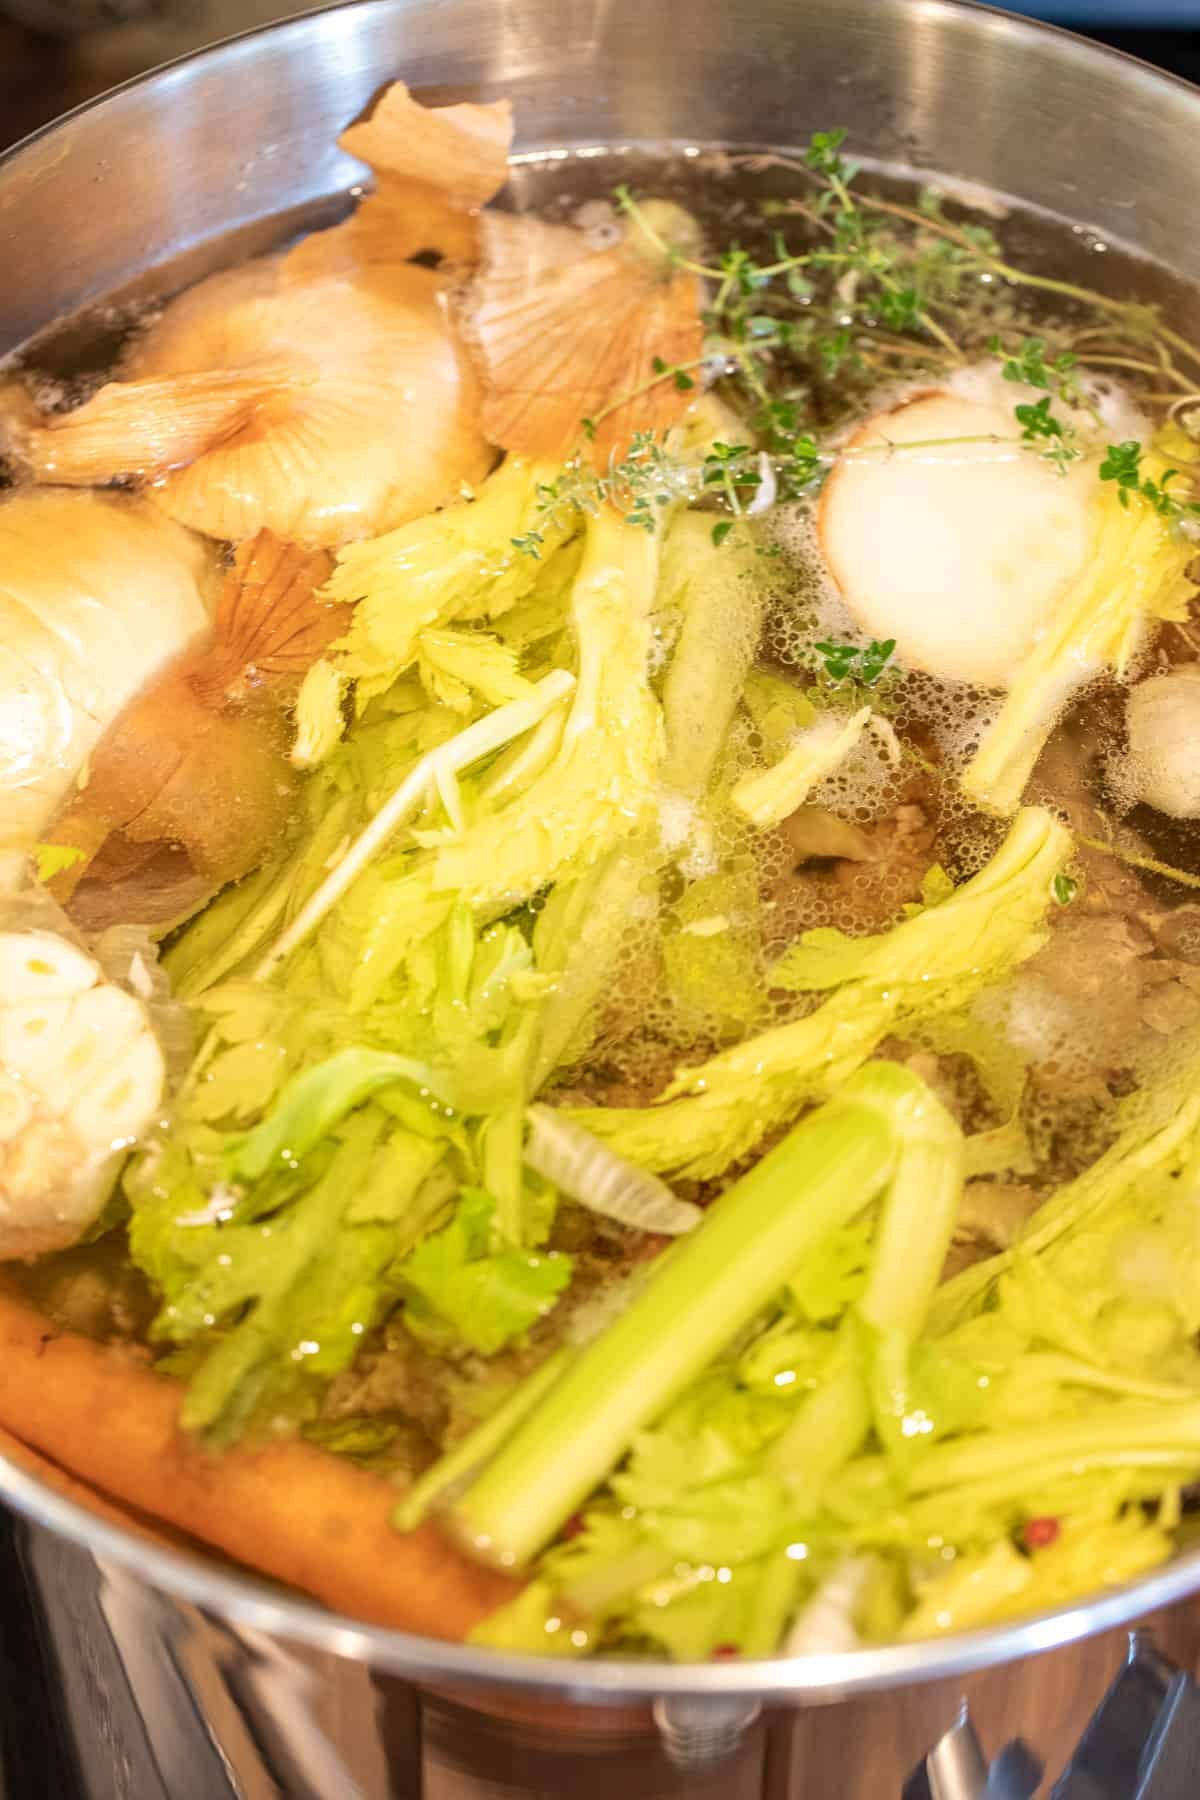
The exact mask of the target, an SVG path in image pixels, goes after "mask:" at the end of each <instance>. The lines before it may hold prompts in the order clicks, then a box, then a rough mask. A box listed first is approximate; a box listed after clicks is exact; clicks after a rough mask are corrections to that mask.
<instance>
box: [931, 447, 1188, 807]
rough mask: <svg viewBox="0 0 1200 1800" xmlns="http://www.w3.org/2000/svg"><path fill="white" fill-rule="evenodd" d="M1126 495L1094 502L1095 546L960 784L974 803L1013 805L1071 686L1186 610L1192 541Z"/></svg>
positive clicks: (1124, 658)
mask: <svg viewBox="0 0 1200 1800" xmlns="http://www.w3.org/2000/svg"><path fill="white" fill-rule="evenodd" d="M1166 469H1167V465H1166V462H1165V461H1164V459H1163V458H1162V457H1161V456H1159V455H1157V454H1147V456H1146V457H1145V459H1144V461H1143V470H1144V471H1149V472H1150V473H1152V475H1153V478H1154V479H1155V480H1156V481H1162V480H1163V478H1164V475H1165V474H1166ZM1125 500H1127V496H1126V495H1125V494H1124V493H1118V492H1108V493H1105V494H1102V495H1101V496H1100V498H1099V499H1098V501H1097V502H1096V511H1097V519H1098V525H1097V531H1096V536H1095V541H1094V544H1093V547H1092V553H1091V555H1090V556H1089V557H1088V559H1087V561H1086V563H1085V565H1084V567H1083V568H1082V569H1081V570H1080V572H1079V574H1078V575H1076V576H1075V577H1074V578H1073V579H1072V581H1071V582H1070V583H1069V584H1068V586H1067V588H1066V590H1065V592H1064V593H1063V594H1062V595H1061V596H1060V597H1059V599H1058V601H1057V602H1056V605H1055V610H1054V615H1053V617H1052V618H1051V619H1050V621H1049V623H1048V624H1047V626H1046V628H1045V630H1044V631H1042V632H1040V633H1039V634H1038V635H1037V636H1036V638H1035V639H1034V641H1033V643H1032V644H1031V645H1030V647H1029V650H1028V652H1027V653H1026V655H1025V657H1024V659H1023V660H1022V663H1021V667H1020V670H1019V672H1018V675H1017V678H1016V680H1015V681H1014V683H1013V685H1012V687H1011V688H1010V689H1009V692H1008V695H1007V697H1006V698H1005V701H1004V705H1003V706H1002V707H1001V709H1000V713H999V716H998V717H997V719H996V721H995V723H994V724H993V725H991V726H989V728H988V730H987V731H986V732H985V733H984V736H983V741H982V742H981V744H980V746H979V749H978V750H977V751H976V753H975V755H974V756H973V757H972V759H971V761H970V762H969V763H968V764H967V767H966V771H965V773H964V774H963V778H962V786H963V791H964V792H965V793H967V794H969V795H970V797H971V799H972V800H974V801H975V802H976V804H977V805H980V806H986V807H989V808H990V809H992V810H993V811H995V812H1000V813H1008V812H1012V811H1013V810H1014V809H1015V808H1016V807H1017V806H1018V805H1019V803H1020V799H1021V795H1022V793H1023V792H1024V790H1025V786H1026V784H1027V782H1028V781H1029V778H1030V776H1031V775H1032V773H1033V769H1034V764H1035V763H1036V762H1037V759H1038V757H1039V755H1040V754H1041V751H1042V748H1043V746H1044V745H1045V742H1046V739H1047V738H1048V737H1049V735H1050V732H1051V730H1052V729H1053V726H1054V721H1055V719H1056V718H1057V717H1059V715H1060V714H1061V713H1062V711H1063V708H1064V706H1065V704H1066V703H1067V701H1068V700H1069V699H1070V697H1071V696H1072V694H1074V693H1075V692H1076V691H1077V690H1078V689H1079V688H1080V687H1081V686H1083V685H1084V684H1085V683H1086V682H1088V681H1090V680H1092V679H1093V678H1094V677H1095V676H1097V675H1099V674H1100V673H1102V671H1103V670H1104V669H1105V668H1106V667H1109V668H1113V669H1115V670H1116V672H1117V674H1118V675H1123V674H1124V673H1125V672H1126V670H1127V668H1128V666H1129V663H1130V661H1131V659H1132V657H1133V656H1134V654H1135V653H1136V650H1137V648H1138V645H1139V643H1140V641H1141V633H1142V630H1143V629H1144V626H1145V623H1146V621H1147V619H1181V618H1186V616H1187V599H1188V594H1189V583H1188V581H1187V578H1186V575H1185V571H1186V569H1187V566H1188V563H1189V562H1190V560H1191V558H1192V556H1193V555H1194V552H1195V546H1194V545H1193V544H1192V543H1191V542H1190V541H1189V540H1188V539H1187V538H1178V539H1177V538H1176V537H1174V536H1173V534H1172V532H1171V530H1170V526H1169V524H1168V522H1167V520H1165V519H1163V518H1160V517H1159V515H1158V514H1157V513H1156V512H1154V511H1152V510H1151V509H1150V508H1149V507H1147V506H1140V505H1139V506H1134V507H1128V506H1122V505H1121V504H1120V503H1121V502H1122V501H1125Z"/></svg>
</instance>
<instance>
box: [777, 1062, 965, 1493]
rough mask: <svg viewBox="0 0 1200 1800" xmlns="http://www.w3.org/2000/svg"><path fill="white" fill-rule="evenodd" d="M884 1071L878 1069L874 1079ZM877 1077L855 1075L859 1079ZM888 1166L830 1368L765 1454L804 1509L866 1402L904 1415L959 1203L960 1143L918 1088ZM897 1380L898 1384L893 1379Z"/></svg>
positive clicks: (854, 1433) (887, 1418)
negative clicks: (870, 1245) (874, 1226)
mask: <svg viewBox="0 0 1200 1800" xmlns="http://www.w3.org/2000/svg"><path fill="white" fill-rule="evenodd" d="M883 1068H884V1065H879V1068H878V1073H880V1074H881V1073H882V1072H883ZM868 1075H870V1076H875V1075H876V1070H874V1069H867V1070H864V1071H863V1075H862V1077H860V1080H862V1079H865V1078H866V1077H867V1076H868ZM894 1121H895V1123H894V1130H895V1133H896V1136H897V1139H898V1147H897V1156H896V1167H895V1171H894V1173H893V1175H892V1179H891V1181H890V1183H889V1185H888V1192H887V1197H886V1199H885V1201H884V1206H883V1216H882V1218H881V1220H880V1223H879V1230H878V1233H877V1235H876V1239H875V1246H874V1250H873V1252H872V1257H871V1270H870V1275H869V1278H868V1282H867V1289H866V1292H865V1293H864V1295H863V1297H862V1299H861V1300H860V1301H859V1303H858V1306H857V1309H856V1311H857V1316H858V1318H859V1319H861V1320H862V1321H863V1322H864V1323H865V1324H866V1325H867V1326H868V1327H869V1328H870V1332H869V1337H870V1339H871V1344H870V1346H869V1348H868V1351H867V1355H866V1358H865V1362H866V1365H867V1366H866V1367H864V1356H863V1351H862V1343H861V1340H862V1338H863V1337H864V1335H868V1334H864V1333H863V1332H862V1331H861V1330H860V1329H859V1328H858V1325H857V1322H856V1319H855V1316H854V1315H853V1314H852V1315H851V1316H850V1317H849V1318H848V1319H846V1321H845V1322H844V1324H843V1327H842V1333H841V1343H840V1344H839V1346H838V1352H837V1363H836V1366H835V1368H834V1369H833V1370H832V1371H831V1372H830V1377H829V1379H827V1380H826V1381H823V1382H822V1383H821V1385H820V1386H819V1387H818V1388H817V1389H816V1390H815V1391H814V1392H813V1393H812V1394H811V1395H810V1396H809V1397H808V1399H807V1400H806V1401H805V1402H804V1404H803V1405H802V1406H801V1407H800V1409H799V1411H798V1412H797V1414H796V1417H795V1418H794V1419H793V1420H792V1422H791V1423H790V1424H789V1426H788V1428H787V1430H786V1431H785V1432H784V1433H783V1434H782V1436H781V1437H779V1438H777V1439H776V1441H775V1443H774V1444H773V1445H772V1446H771V1449H770V1452H769V1454H768V1456H767V1458H766V1466H767V1468H768V1469H769V1470H770V1471H771V1472H772V1473H775V1474H780V1475H784V1476H786V1477H788V1479H789V1485H791V1486H792V1487H793V1489H794V1491H795V1492H796V1495H797V1498H798V1499H800V1498H801V1497H802V1498H803V1503H804V1506H805V1507H806V1508H810V1507H815V1506H816V1505H817V1504H818V1502H819V1500H820V1496H821V1491H822V1490H823V1488H824V1486H825V1484H826V1483H827V1482H828V1481H829V1480H830V1479H831V1478H832V1476H834V1475H836V1473H837V1472H838V1470H839V1469H840V1468H842V1467H843V1466H844V1465H845V1464H846V1463H848V1462H849V1461H850V1458H851V1457H852V1456H854V1455H855V1453H856V1452H857V1451H858V1450H860V1449H861V1448H862V1445H863V1443H864V1442H865V1440H866V1437H867V1433H868V1432H869V1430H870V1428H871V1401H872V1399H874V1400H875V1411H876V1414H877V1415H882V1416H881V1417H880V1420H879V1422H880V1425H881V1427H882V1426H884V1425H885V1424H886V1425H894V1424H895V1421H896V1416H897V1414H900V1415H901V1416H902V1415H903V1411H904V1410H905V1409H904V1387H905V1385H906V1383H905V1382H904V1379H903V1378H904V1372H905V1370H906V1369H907V1362H908V1351H909V1347H910V1346H911V1344H912V1342H913V1340H914V1339H915V1338H916V1337H917V1336H918V1335H919V1334H920V1332H921V1330H922V1328H923V1326H924V1323H925V1318H926V1315H927V1314H928V1311H929V1307H930V1304H931V1302H932V1300H933V1296H934V1292H935V1290H936V1288H937V1284H938V1280H939V1278H940V1276H941V1273H942V1268H943V1266H944V1264H945V1261H946V1252H947V1250H948V1249H949V1248H950V1240H951V1238H952V1237H953V1235H954V1226H955V1221H956V1220H957V1217H958V1208H959V1202H960V1200H961V1198H962V1188H963V1171H964V1162H965V1153H964V1146H963V1135H962V1132H961V1131H960V1130H959V1128H958V1126H957V1124H956V1123H955V1121H954V1119H953V1118H951V1116H950V1114H949V1113H948V1112H947V1111H946V1109H945V1107H944V1106H943V1105H942V1104H941V1102H940V1101H939V1100H937V1099H935V1097H934V1096H933V1095H932V1094H931V1093H930V1092H929V1090H928V1089H927V1088H925V1087H924V1086H922V1085H921V1084H920V1083H916V1082H914V1084H913V1086H912V1087H911V1088H910V1090H909V1091H908V1092H907V1093H899V1094H898V1095H897V1099H896V1102H895V1107H894ZM897 1375H898V1376H899V1380H897Z"/></svg>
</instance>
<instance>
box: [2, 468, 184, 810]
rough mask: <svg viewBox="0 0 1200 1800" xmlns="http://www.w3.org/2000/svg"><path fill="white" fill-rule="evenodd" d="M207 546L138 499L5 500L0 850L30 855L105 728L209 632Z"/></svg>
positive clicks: (64, 496)
mask: <svg viewBox="0 0 1200 1800" xmlns="http://www.w3.org/2000/svg"><path fill="white" fill-rule="evenodd" d="M214 591H215V568H214V564H213V560H212V557H211V555H210V553H209V552H208V550H207V549H206V548H205V546H204V545H203V544H202V543H200V542H199V541H198V540H197V539H195V538H193V537H190V536H189V535H188V533H187V532H185V531H182V530H180V529H179V527H178V526H176V525H173V524H172V523H171V522H170V521H169V520H167V519H164V518H163V516H162V515H161V513H159V512H157V511H156V510H155V509H154V508H153V507H151V506H147V505H146V504H145V503H144V502H142V501H137V500H130V499H125V498H123V497H117V496H115V495H114V496H101V495H96V494H76V493H68V492H43V493H22V494H16V495H13V496H12V497H11V498H10V499H6V500H3V501H0V843H5V844H21V845H28V844H29V843H30V842H31V841H32V840H33V839H34V838H36V837H37V836H38V835H39V834H40V832H41V831H42V829H43V827H44V826H45V824H46V822H47V820H48V819H49V818H50V816H51V814H52V813H53V812H54V809H55V807H56V806H58V805H59V804H60V802H61V801H62V799H63V798H64V796H65V795H66V794H67V793H68V792H69V790H70V788H71V784H72V782H73V781H74V780H75V778H76V776H77V774H78V773H79V771H80V769H81V767H82V766H83V764H84V763H85V761H86V758H87V757H88V755H89V753H90V752H91V751H92V750H93V749H94V748H95V745H96V743H97V741H98V740H99V738H100V736H101V733H102V732H103V731H104V729H105V727H106V726H107V725H108V724H109V723H110V722H111V721H112V720H113V719H114V718H116V716H117V715H118V713H119V712H120V711H121V709H122V707H124V706H125V704H126V702H127V701H128V700H129V699H130V698H131V697H132V695H134V694H135V693H136V692H137V691H138V689H139V688H141V687H142V686H143V685H144V684H145V683H146V682H148V681H149V680H150V678H151V677H152V676H153V675H155V674H156V673H157V671H158V670H160V669H161V668H162V667H163V665H164V664H165V663H167V662H169V661H170V660H171V659H172V658H174V657H176V656H177V655H178V654H179V653H180V651H181V650H183V649H184V648H185V647H186V646H187V645H188V644H189V643H191V642H192V641H193V640H194V639H195V638H196V637H197V635H198V634H200V633H202V632H203V631H204V629H205V628H206V626H207V624H208V621H209V616H210V605H209V602H210V598H211V596H212V595H213V593H214Z"/></svg>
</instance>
